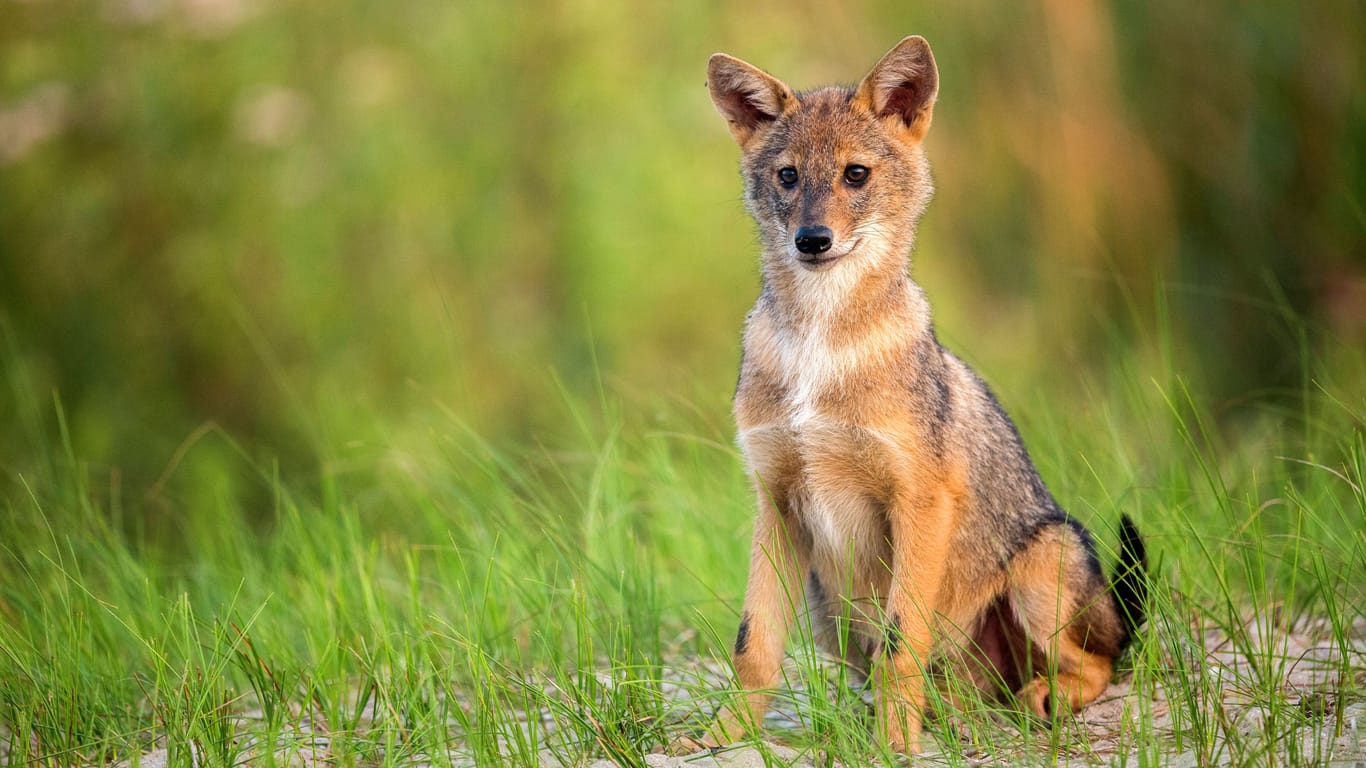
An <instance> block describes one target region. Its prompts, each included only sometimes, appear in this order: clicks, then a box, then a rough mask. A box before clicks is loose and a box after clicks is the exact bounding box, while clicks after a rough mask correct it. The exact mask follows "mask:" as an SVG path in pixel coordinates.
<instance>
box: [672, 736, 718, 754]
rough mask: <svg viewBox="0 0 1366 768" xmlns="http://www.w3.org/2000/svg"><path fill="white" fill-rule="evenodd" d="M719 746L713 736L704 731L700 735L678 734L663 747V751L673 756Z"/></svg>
mask: <svg viewBox="0 0 1366 768" xmlns="http://www.w3.org/2000/svg"><path fill="white" fill-rule="evenodd" d="M719 746H721V744H720V742H718V741H717V739H716V737H715V736H712V735H711V734H710V733H704V734H702V735H700V736H679V737H677V738H675V739H674V740H673V741H671V742H669V745H668V746H667V747H665V748H664V752H665V754H669V755H673V756H674V757H682V756H685V755H692V754H696V753H698V752H702V751H704V750H709V749H716V748H717V747H719Z"/></svg>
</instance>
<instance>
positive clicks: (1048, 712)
mask: <svg viewBox="0 0 1366 768" xmlns="http://www.w3.org/2000/svg"><path fill="white" fill-rule="evenodd" d="M1053 693H1054V690H1053V686H1051V685H1049V683H1048V680H1047V679H1045V678H1042V677H1036V678H1034V679H1033V680H1032V681H1030V683H1029V684H1028V685H1026V686H1025V687H1023V688H1021V689H1020V692H1019V693H1017V694H1015V696H1016V697H1017V698H1019V700H1020V702H1021V703H1023V704H1024V705H1025V708H1026V709H1028V710H1029V711H1030V712H1033V713H1034V714H1035V715H1038V716H1039V717H1042V718H1043V719H1045V720H1048V719H1050V718H1052V717H1053V712H1054V709H1055V708H1056V707H1058V706H1059V704H1060V705H1061V707H1062V709H1061V712H1063V713H1064V714H1066V713H1067V712H1069V711H1070V710H1071V707H1070V705H1069V703H1068V701H1067V697H1066V696H1065V695H1058V696H1054V695H1053ZM1059 693H1060V694H1061V692H1059Z"/></svg>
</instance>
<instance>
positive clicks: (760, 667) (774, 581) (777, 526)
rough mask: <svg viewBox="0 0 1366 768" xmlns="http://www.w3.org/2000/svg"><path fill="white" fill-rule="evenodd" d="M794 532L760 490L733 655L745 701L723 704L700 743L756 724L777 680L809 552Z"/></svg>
mask: <svg viewBox="0 0 1366 768" xmlns="http://www.w3.org/2000/svg"><path fill="white" fill-rule="evenodd" d="M793 533H795V532H793V531H789V530H788V526H787V520H786V518H785V516H784V515H783V514H782V513H781V511H780V510H779V509H778V506H777V504H775V502H774V500H773V499H771V498H770V497H769V495H768V493H767V491H766V490H765V489H763V488H760V489H759V513H758V516H757V519H756V520H755V523H754V543H753V545H752V547H751V550H750V559H749V585H748V587H747V588H746V589H745V608H744V612H743V613H742V614H741V615H740V628H739V629H738V630H737V631H736V634H735V653H734V656H733V657H732V659H733V663H734V666H735V674H736V676H737V677H738V678H739V683H740V690H741V691H743V697H744V703H743V705H737V707H736V708H732V707H729V706H727V707H723V708H722V709H721V711H720V712H718V713H717V716H716V720H715V722H713V723H712V725H711V727H709V728H708V729H707V736H706V737H705V739H704V741H703V744H704V745H706V746H719V745H723V744H731V743H734V742H735V741H737V740H739V739H740V738H741V737H742V736H744V734H745V732H746V731H747V730H748V729H749V727H750V726H753V727H756V728H757V727H758V725H759V724H760V723H761V722H762V721H763V716H764V712H765V711H766V710H767V709H768V702H769V699H770V698H771V697H772V689H773V688H774V687H775V686H776V685H777V684H778V681H779V679H780V673H781V668H782V662H783V649H784V647H785V645H786V642H787V633H788V629H789V628H790V627H791V625H792V619H793V616H794V615H795V613H796V606H797V602H798V601H800V600H802V599H803V591H802V589H803V587H802V585H803V581H802V578H801V574H803V573H805V572H806V567H807V566H806V561H807V559H808V558H807V553H806V552H805V551H804V549H803V548H802V547H800V546H797V545H796V544H795V543H794V540H793V538H792V534H793Z"/></svg>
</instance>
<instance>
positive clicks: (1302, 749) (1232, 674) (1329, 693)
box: [0, 621, 1366, 768]
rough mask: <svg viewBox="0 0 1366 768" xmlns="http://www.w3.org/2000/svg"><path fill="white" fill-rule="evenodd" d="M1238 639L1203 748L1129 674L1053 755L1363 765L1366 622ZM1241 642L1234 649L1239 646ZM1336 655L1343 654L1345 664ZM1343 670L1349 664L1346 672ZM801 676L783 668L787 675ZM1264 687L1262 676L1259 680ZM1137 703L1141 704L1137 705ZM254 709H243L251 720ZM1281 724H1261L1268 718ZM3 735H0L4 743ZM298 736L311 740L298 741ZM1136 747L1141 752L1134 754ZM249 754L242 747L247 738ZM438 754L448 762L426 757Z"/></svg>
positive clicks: (793, 760)
mask: <svg viewBox="0 0 1366 768" xmlns="http://www.w3.org/2000/svg"><path fill="white" fill-rule="evenodd" d="M1245 631H1246V637H1247V639H1248V641H1247V642H1246V643H1241V644H1238V643H1234V642H1232V641H1231V640H1230V639H1229V637H1228V636H1227V635H1226V634H1224V633H1222V632H1220V631H1213V630H1212V631H1209V632H1205V633H1203V648H1200V647H1198V646H1196V647H1194V648H1193V649H1192V651H1191V652H1190V654H1189V655H1190V656H1191V658H1190V659H1188V663H1187V667H1186V668H1187V670H1191V669H1192V665H1195V664H1200V665H1203V670H1202V671H1203V673H1204V674H1206V675H1209V676H1210V678H1211V679H1213V680H1215V681H1217V683H1218V685H1216V686H1214V690H1218V691H1219V694H1218V696H1219V701H1218V702H1211V703H1210V706H1209V708H1208V709H1209V712H1210V713H1211V715H1212V716H1216V717H1221V718H1223V719H1224V723H1225V726H1224V728H1222V729H1221V733H1223V734H1225V735H1224V736H1223V737H1221V739H1220V740H1218V741H1216V742H1215V743H1213V744H1211V745H1208V746H1207V747H1206V748H1205V749H1203V750H1197V749H1196V748H1194V747H1193V746H1192V745H1191V743H1190V740H1189V739H1187V740H1186V741H1185V743H1184V745H1178V742H1177V739H1176V738H1175V734H1176V732H1177V731H1178V730H1179V729H1180V725H1179V723H1180V722H1181V720H1182V719H1183V713H1181V712H1178V711H1173V709H1174V708H1173V706H1171V705H1170V704H1169V702H1168V700H1167V695H1166V691H1167V689H1165V688H1164V687H1163V686H1162V685H1161V684H1159V685H1158V686H1157V687H1156V689H1155V690H1154V691H1153V693H1152V695H1151V696H1150V697H1149V699H1148V700H1147V701H1140V697H1141V694H1140V693H1139V692H1138V691H1136V690H1134V689H1133V687H1132V686H1131V685H1130V682H1129V681H1128V680H1123V681H1120V682H1117V683H1115V684H1112V685H1111V686H1110V687H1109V689H1108V690H1106V691H1105V693H1104V694H1103V695H1102V696H1101V697H1100V699H1098V700H1097V701H1096V702H1095V703H1093V704H1092V705H1091V706H1089V707H1087V708H1086V709H1085V710H1084V711H1083V712H1081V713H1080V714H1079V715H1078V716H1077V718H1076V722H1075V727H1076V728H1079V729H1084V732H1085V735H1086V737H1087V738H1086V739H1082V740H1081V743H1087V742H1088V740H1089V745H1088V748H1087V749H1086V750H1085V751H1079V752H1078V753H1076V754H1070V755H1065V756H1063V757H1061V758H1060V759H1059V761H1058V764H1059V765H1069V766H1070V765H1093V764H1101V765H1125V766H1128V765H1132V766H1139V765H1149V764H1152V758H1153V757H1157V758H1158V762H1159V763H1160V764H1166V765H1171V766H1176V767H1177V768H1185V767H1186V766H1197V765H1208V764H1214V765H1222V764H1228V763H1229V761H1230V757H1229V752H1228V748H1229V744H1228V743H1227V742H1228V741H1229V740H1230V739H1232V740H1238V741H1241V742H1243V748H1241V749H1239V750H1238V754H1241V755H1244V756H1246V755H1248V754H1250V752H1249V747H1251V748H1252V749H1253V752H1252V753H1255V750H1263V751H1262V753H1261V758H1260V759H1259V760H1258V764H1260V765H1333V766H1351V767H1352V768H1366V621H1359V622H1358V624H1357V625H1356V626H1355V627H1354V629H1353V632H1352V633H1351V635H1350V636H1349V637H1348V638H1347V641H1346V643H1345V647H1344V644H1343V643H1339V642H1336V641H1334V639H1333V635H1332V633H1331V632H1330V631H1328V627H1327V625H1326V623H1324V622H1308V621H1306V622H1301V623H1300V624H1298V625H1297V626H1295V627H1292V628H1284V629H1277V630H1270V631H1268V630H1266V629H1265V628H1264V627H1263V626H1261V625H1260V624H1259V623H1257V622H1251V623H1249V624H1248V625H1247V626H1246V628H1245ZM1240 645H1241V646H1242V648H1243V649H1244V651H1247V650H1248V649H1250V652H1240V650H1239V647H1238V646H1240ZM1344 661H1345V662H1346V663H1345V664H1344ZM1266 670H1272V671H1274V673H1275V674H1276V676H1277V677H1278V678H1279V680H1278V681H1277V682H1275V683H1274V685H1276V686H1278V688H1279V690H1280V691H1281V692H1282V694H1283V695H1284V697H1285V701H1286V702H1287V704H1288V705H1289V708H1290V709H1296V710H1298V712H1294V713H1291V714H1290V715H1289V716H1287V711H1286V708H1284V707H1283V709H1282V711H1281V712H1280V714H1279V716H1278V717H1274V719H1273V713H1271V712H1270V711H1269V710H1268V709H1267V708H1266V707H1265V706H1263V705H1262V704H1259V702H1258V699H1259V697H1258V696H1257V695H1256V693H1255V691H1254V690H1251V689H1250V687H1249V685H1248V683H1249V681H1252V680H1258V679H1263V678H1261V677H1260V675H1262V674H1266V673H1267V672H1266ZM1344 670H1346V674H1345V675H1344V674H1343V672H1344ZM666 678H667V680H668V681H667V682H666V683H665V686H664V687H665V693H666V694H669V695H671V696H674V697H676V698H677V700H678V701H679V702H680V703H679V714H680V716H681V715H682V714H683V713H686V712H689V711H690V710H691V709H692V708H693V705H692V704H691V703H690V695H689V693H688V692H689V691H692V690H711V689H715V688H717V687H719V686H722V685H724V683H725V680H726V678H727V675H726V670H725V669H724V668H723V667H722V666H720V665H718V664H715V663H703V662H700V661H694V662H690V663H680V664H677V665H675V666H674V667H673V668H671V669H669V670H668V671H667V673H666ZM797 678H798V676H796V675H795V674H794V675H789V679H797ZM1258 689H1259V690H1262V691H1265V690H1266V686H1265V685H1262V686H1259V687H1258ZM800 698H801V696H800V695H796V696H780V697H778V699H777V703H776V704H775V707H774V709H773V711H771V712H770V713H769V715H768V717H767V718H766V720H765V724H766V726H767V727H768V732H769V735H770V738H771V739H772V740H773V741H777V742H781V741H784V740H785V738H784V733H785V732H787V733H790V732H792V730H793V729H794V728H797V727H799V726H798V723H799V718H798V713H797V712H796V711H795V709H794V705H793V704H792V703H791V702H792V701H793V700H800ZM1140 705H1142V706H1140ZM253 714H254V713H250V712H249V713H246V715H245V719H247V720H250V719H251V718H252V715H253ZM524 716H525V717H537V716H539V717H540V718H541V720H542V722H543V723H545V724H547V725H548V726H553V721H552V720H551V719H550V715H549V713H548V712H542V713H529V714H527V713H524ZM1140 717H1144V718H1148V719H1149V720H1150V722H1151V726H1150V727H1149V728H1148V729H1147V732H1149V733H1156V734H1159V736H1160V737H1161V741H1162V743H1158V744H1147V745H1135V744H1132V743H1126V742H1127V741H1129V740H1131V737H1127V736H1126V734H1128V733H1131V732H1132V726H1133V725H1136V724H1137V719H1138V718H1140ZM1269 722H1272V723H1277V724H1279V725H1278V726H1277V727H1275V728H1269V727H1268V723H1269ZM296 732H297V734H298V737H297V738H296V739H295V740H294V744H295V747H294V749H293V750H291V752H292V754H290V755H289V756H288V757H287V758H286V762H288V763H291V764H295V765H300V766H311V765H330V764H332V760H331V756H330V755H329V752H328V738H327V735H326V732H325V729H322V728H320V727H318V726H317V725H316V724H315V723H313V722H310V721H309V720H308V719H306V718H303V719H301V720H300V722H299V723H298V724H297V726H296ZM1004 736H1005V738H1003V740H1002V743H1000V744H995V745H984V744H981V743H975V744H974V743H971V742H970V741H969V740H968V739H966V738H965V739H964V740H963V741H962V742H960V743H957V744H946V743H942V742H934V741H933V740H932V741H931V742H930V743H929V744H927V745H926V746H927V747H928V749H927V751H926V752H925V753H924V754H922V755H920V756H918V757H916V758H915V759H914V760H912V761H911V764H912V765H925V766H932V765H943V764H947V763H948V762H949V759H950V758H954V761H955V762H960V763H961V762H962V760H963V759H964V758H966V759H967V761H968V763H969V764H971V765H984V766H988V765H1011V764H1019V763H1026V762H1027V763H1029V764H1034V765H1037V764H1038V763H1039V757H1040V755H1039V754H1038V753H1037V752H1034V753H1032V754H1031V753H1030V752H1028V751H1027V750H1028V748H1027V747H1024V746H1022V744H1023V743H1024V742H1023V741H1022V740H1020V739H1018V738H1010V735H1009V733H1006V734H1004ZM4 742H5V739H3V738H0V744H3V743H4ZM300 745H308V746H307V747H306V748H305V749H303V750H301V749H300ZM1138 751H1144V752H1146V753H1147V757H1146V758H1145V759H1144V761H1142V762H1141V761H1140V758H1139V755H1138ZM449 757H450V759H451V760H452V761H453V762H454V763H455V764H456V765H474V764H475V763H474V762H473V760H471V759H470V758H469V757H468V756H467V754H465V753H464V752H463V751H462V749H461V745H460V744H459V743H453V744H452V745H451V752H450V753H449ZM4 758H5V755H3V754H0V764H7V763H8V761H7V760H5V759H4ZM642 759H643V760H644V762H645V764H646V765H648V766H651V767H652V768H714V767H717V766H731V767H733V768H744V767H748V766H767V765H791V766H800V767H802V768H805V767H806V766H812V767H813V768H814V766H816V765H826V764H828V763H827V761H826V760H825V759H824V755H823V754H821V753H820V752H819V751H818V750H817V751H811V750H808V751H807V752H805V753H801V752H798V751H796V750H794V749H792V748H790V747H787V746H781V745H779V744H775V743H771V742H767V743H765V744H764V745H763V746H762V747H761V748H756V747H755V746H747V747H741V748H733V749H728V750H723V751H718V752H715V753H709V752H699V753H696V754H693V755H685V756H667V755H663V754H650V755H643V756H642ZM247 760H248V761H249V762H250V747H248V748H247ZM430 762H433V761H430V759H426V760H424V759H420V758H415V759H414V761H413V763H412V764H413V765H423V764H428V763H430ZM434 762H438V763H445V760H439V761H434ZM541 762H542V765H545V766H547V767H548V768H549V767H551V766H561V765H563V764H562V763H561V762H559V761H558V760H557V759H556V758H555V757H554V756H553V755H551V754H550V753H549V752H548V751H547V752H543V753H542V761H541ZM130 764H137V765H141V766H144V767H145V768H163V767H164V766H165V765H166V764H167V753H166V751H165V750H164V749H159V750H155V751H152V752H149V753H147V754H145V755H142V756H140V758H138V759H137V760H136V761H130V762H129V763H124V764H123V765H130ZM588 765H589V766H591V768H605V767H606V766H611V765H613V763H611V762H610V761H607V760H598V761H596V762H589V763H588Z"/></svg>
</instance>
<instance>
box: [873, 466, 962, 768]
mask: <svg viewBox="0 0 1366 768" xmlns="http://www.w3.org/2000/svg"><path fill="white" fill-rule="evenodd" d="M952 503H953V501H952V495H951V494H949V493H948V492H947V491H942V490H939V489H936V490H934V491H932V492H929V493H917V494H905V495H901V496H899V497H897V498H896V499H895V500H894V502H893V503H892V504H891V505H890V508H889V509H888V518H889V521H890V523H891V526H890V527H891V534H892V562H891V563H890V564H889V566H890V567H891V569H892V585H891V590H890V592H889V594H888V596H887V611H886V622H887V626H886V628H885V631H886V636H885V639H884V642H883V645H882V654H881V657H880V658H879V660H878V663H877V670H876V672H875V676H874V681H875V686H876V687H875V689H874V696H875V699H876V704H877V711H878V719H879V724H880V727H881V729H882V731H883V735H884V737H885V738H886V739H887V742H888V743H889V744H890V745H891V747H892V748H893V749H895V750H896V751H898V752H910V753H913V752H919V751H920V729H921V720H922V716H923V713H924V710H925V670H926V668H927V666H928V664H929V657H930V651H931V648H932V645H933V629H934V625H935V618H934V617H935V608H936V606H937V600H938V597H939V592H940V586H941V584H942V582H943V580H944V572H945V569H946V564H947V563H946V558H947V555H948V543H949V536H950V532H951V526H952V524H953V507H952Z"/></svg>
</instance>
